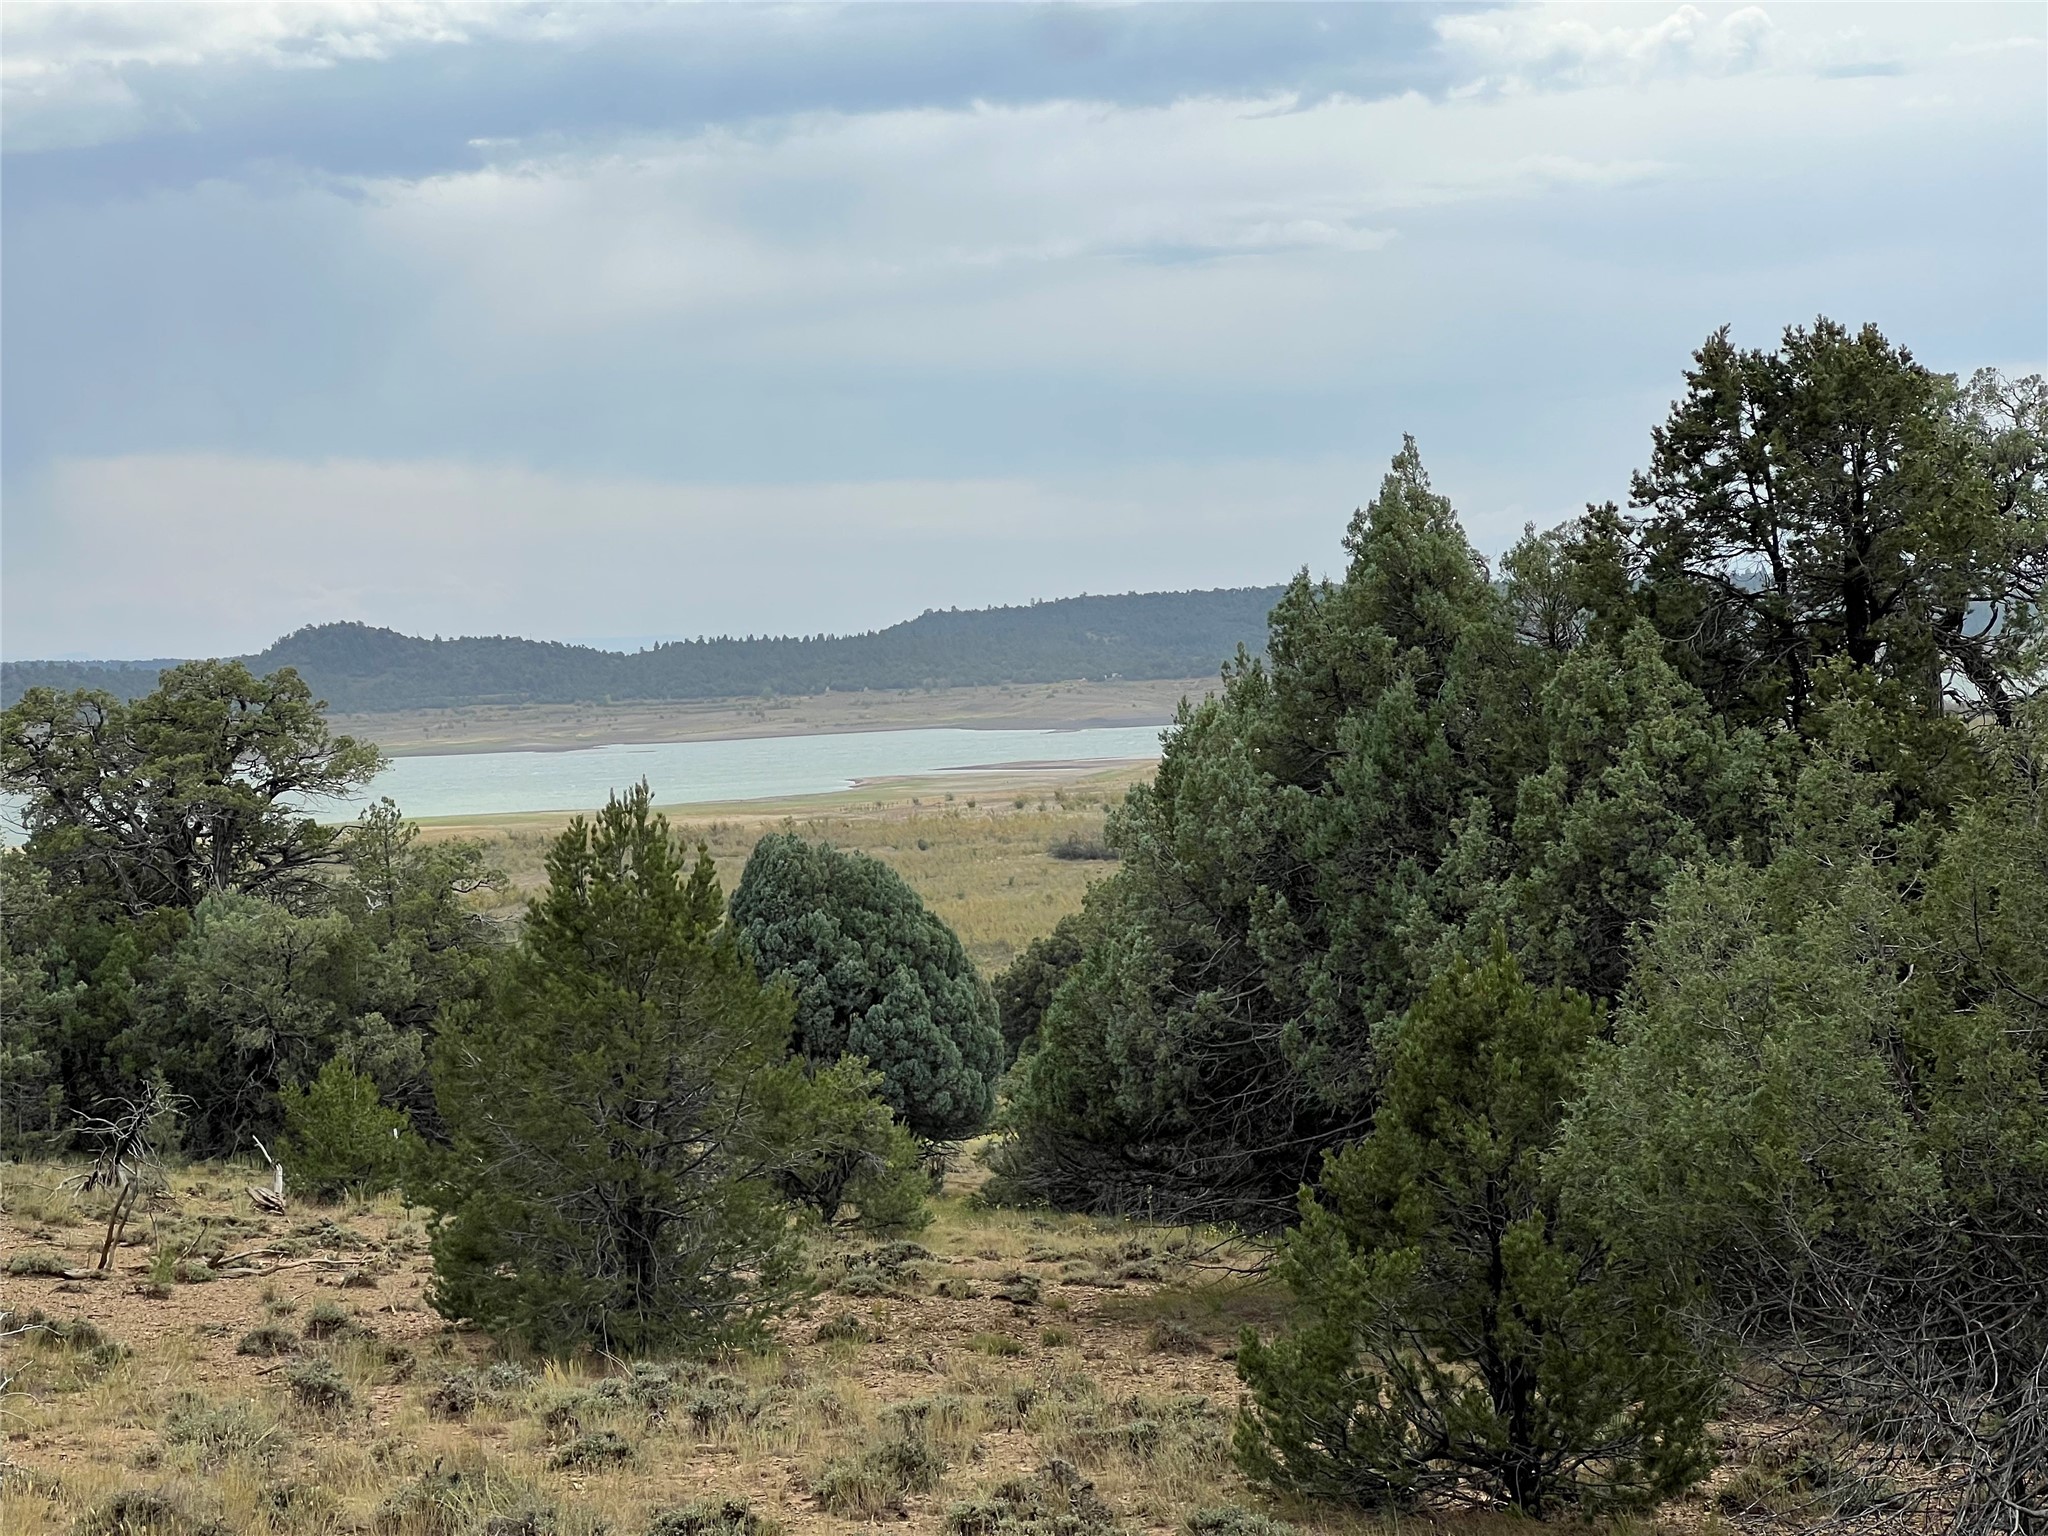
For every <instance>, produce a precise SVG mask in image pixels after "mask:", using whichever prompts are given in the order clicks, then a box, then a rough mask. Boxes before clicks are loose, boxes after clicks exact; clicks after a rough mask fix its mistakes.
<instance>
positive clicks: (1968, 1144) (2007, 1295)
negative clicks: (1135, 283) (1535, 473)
mask: <svg viewBox="0 0 2048 1536" xmlns="http://www.w3.org/2000/svg"><path fill="white" fill-rule="evenodd" d="M1345 547H1346V550H1347V553H1348V555H1349V562H1348V565H1347V568H1346V570H1345V572H1344V574H1343V576H1342V578H1341V579H1339V580H1335V581H1330V582H1312V581H1310V580H1309V579H1307V577H1306V576H1304V577H1301V578H1299V579H1297V580H1296V581H1295V582H1294V584H1293V585H1292V586H1291V587H1290V588H1289V589H1288V590H1287V592H1286V593H1285V595H1284V596H1283V597H1282V599H1281V601H1280V602H1279V604H1278V605H1277V606H1276V607H1275V609H1274V611H1273V614H1272V618H1271V627H1270V634H1269V636H1268V640H1267V644H1266V647H1265V655H1264V656H1263V657H1260V658H1246V659H1242V660H1240V661H1239V662H1238V663H1236V664H1235V665H1233V666H1232V667H1230V668H1229V669H1227V670H1226V673H1225V676H1224V683H1223V688H1222V690H1221V692H1220V694H1219V695H1217V696H1215V697H1213V698H1211V699H1209V700H1207V701H1205V702H1204V703H1202V704H1200V705H1197V706H1193V707H1189V708H1186V709H1184V711H1183V713H1182V715H1181V717H1180V719H1179V720H1178V722H1177V724H1176V727H1175V729H1174V730H1173V732H1172V734H1171V735H1170V736H1169V738H1168V740H1167V742H1166V747H1165V755H1164V759H1163V761H1162V762H1161V765H1160V768H1159V771H1158V774H1157V777H1156V779H1155V780H1154V781H1153V782H1151V783H1150V784H1146V785H1143V786H1140V787H1138V788H1135V789H1134V790H1132V791H1131V793H1130V795H1129V797H1128V799H1127V800H1126V802H1125V803H1124V805H1123V806H1122V807H1121V808H1120V810H1119V811H1118V812H1116V813H1115V814H1114V815H1113V816H1112V818H1111V822H1110V829H1109V831H1110V838H1111V841H1112V842H1113V844H1114V845H1115V847H1116V849H1117V851H1118V852H1119V853H1120V855H1121V863H1120V865H1119V866H1118V868H1117V871H1116V872H1115V873H1114V874H1113V875H1111V876H1110V877H1109V878H1107V879H1105V880H1103V881H1101V882H1100V883H1098V884H1097V885H1096V886H1094V887H1093V888H1092V889H1091V891H1090V894H1089V897H1088V901H1087V910H1086V912H1085V914H1084V915H1083V917H1082V918H1081V919H1080V920H1078V922H1077V923H1076V924H1075V926H1074V928H1073V929H1072V930H1071V931H1070V932H1069V934H1068V935H1067V941H1066V942H1065V943H1063V944H1061V945H1058V946H1048V948H1047V949H1046V950H1044V951H1042V952H1038V953H1034V954H1032V955H1028V956H1026V957H1023V958H1022V959H1021V960H1020V962H1019V965H1020V967H1021V968H1022V970H1020V973H1019V974H1016V975H1014V976H1011V977H1006V978H1004V979H1003V981H1002V982H1001V983H999V985H998V991H999V993H1000V994H1001V995H1002V996H1003V997H1004V998H1005V1000H1006V1013H1005V1017H1006V1020H1008V1019H1012V1018H1014V1019H1015V1020H1017V1024H1016V1026H1015V1028H1014V1031H1013V1033H1014V1037H1015V1038H1016V1039H1017V1041H1018V1042H1019V1044H1020V1045H1021V1046H1022V1055H1021V1057H1020V1059H1019V1064H1018V1066H1017V1068H1016V1070H1015V1074H1014V1077H1013V1079H1012V1092H1011V1095H1010V1102H1009V1104H1008V1108H1007V1110H1006V1117H1005V1122H1004V1124H1005V1129H1006V1132H1007V1134H1006V1137H1005V1139H1004V1141H1003V1142H1002V1144H1001V1145H1000V1147H999V1148H998V1150H997V1151H996V1153H995V1155H994V1159H993V1160H994V1163H995V1167H996V1173H997V1178H996V1181H995V1184H994V1186H993V1188H995V1189H996V1190H997V1191H998V1192H999V1193H1001V1194H1002V1195H1003V1196H1005V1197H1007V1198H1013V1199H1025V1200H1028V1199H1042V1200H1048V1201H1051V1202H1053V1203H1055V1204H1058V1205H1062V1206H1066V1207H1070V1208H1084V1209H1098V1210H1116V1209H1120V1210H1146V1211H1151V1212H1157V1213H1167V1214H1180V1215H1185V1216H1191V1217H1210V1218H1222V1219H1228V1220H1235V1221H1239V1222H1244V1223H1249V1224H1252V1225H1255V1226H1260V1227H1267V1228H1287V1227H1292V1228H1293V1229H1294V1230H1293V1231H1292V1232H1291V1234H1290V1235H1289V1236H1287V1237H1286V1239H1285V1242H1284V1244H1283V1248H1282V1257H1281V1263H1280V1267H1279V1272H1280V1275H1281V1277H1282V1278H1283V1279H1284V1280H1286V1282H1287V1283H1288V1285H1289V1286H1290V1288H1291V1289H1292V1291H1293V1293H1294V1296H1295V1298H1296V1301H1297V1304H1298V1310H1297V1317H1296V1320H1295V1322H1294V1323H1293V1324H1292V1325H1291V1326H1290V1327H1288V1328H1287V1329H1285V1330H1283V1331H1282V1333H1281V1334H1280V1335H1279V1336H1278V1337H1276V1338H1274V1339H1271V1340H1266V1341H1252V1342H1249V1343H1248V1344H1247V1347H1246V1350H1245V1352H1244V1355H1243V1357H1242V1362H1243V1368H1244V1373H1245V1376H1246V1380H1247V1383H1248V1385H1249V1386H1250V1387H1251V1389H1252V1394H1253V1405H1252V1408H1251V1409H1250V1411H1249V1414H1248V1417H1247V1419H1246V1421H1245V1427H1244V1429H1243V1431H1242V1432H1241V1435H1240V1451H1241V1459H1242V1460H1243V1463H1244V1465H1245V1466H1246V1467H1247V1469H1248V1470H1250V1471H1252V1472H1253V1473H1254V1474H1255V1475H1257V1476H1260V1477H1262V1478H1265V1479H1267V1480H1269V1481H1271V1482H1273V1483H1275V1484H1277V1485H1280V1486H1284V1487H1288V1488H1293V1489H1296V1490H1299V1491H1305V1492H1309V1493H1313V1494H1319V1495H1325V1496H1331V1497H1337V1498H1341V1499H1347V1500H1351V1501H1353V1502H1357V1503H1361V1504H1367V1505H1375V1506H1378V1505H1401V1504H1407V1503H1415V1502H1418V1501H1427V1500H1430V1499H1433V1498H1453V1499H1472V1498H1477V1499H1479V1500H1481V1501H1482V1502H1484V1501H1487V1500H1497V1501H1502V1502H1508V1503H1512V1504H1515V1505H1518V1506H1520V1507H1521V1508H1523V1509H1524V1510H1526V1511H1529V1512H1531V1513H1540V1512H1544V1511H1549V1510H1554V1509H1561V1508H1567V1507H1572V1506H1579V1507H1598V1506H1603V1505H1615V1504H1628V1503H1631V1502H1640V1501H1644V1500H1648V1499H1652V1498H1654V1497H1657V1496H1659V1495H1660V1494H1662V1493H1665V1492H1668V1491H1670V1490H1671V1489H1673V1488H1675V1487H1678V1486H1680V1485H1682V1484H1684V1483H1685V1482H1686V1481H1688V1480H1690V1479H1691V1478H1693V1477H1694V1476H1696V1475H1697V1474H1698V1473H1699V1471H1700V1470H1701V1468H1702V1467H1703V1465H1704V1462H1703V1460H1702V1458H1701V1457H1700V1455H1699V1451H1700V1448H1701V1444H1702V1442H1701V1439H1700V1436H1701V1431H1702V1425H1703V1423H1704V1420H1705V1417H1706V1416H1707V1415H1709V1414H1711V1412H1713V1411H1714V1410H1715V1408H1716V1406H1717V1404H1718V1400H1719V1398H1720V1395H1721V1393H1722V1391H1723V1388H1724V1385H1725V1383H1727V1382H1728V1381H1730V1380H1732V1379H1733V1378H1734V1376H1738V1375H1739V1376H1740V1377H1741V1378H1742V1379H1743V1380H1744V1381H1745V1382H1746V1383H1747V1384H1748V1385H1750V1386H1751V1387H1753V1388H1755V1389H1756V1390H1758V1391H1762V1392H1765V1393H1767V1394H1768V1393H1775V1394H1778V1396H1779V1398H1780V1399H1781V1401H1782V1402H1783V1403H1784V1405H1786V1407H1787V1408H1788V1411H1793V1412H1797V1413H1807V1414H1811V1415H1814V1416H1815V1421H1816V1423H1817V1424H1819V1425H1820V1426H1822V1428H1823V1429H1824V1430H1829V1431H1830V1432H1834V1431H1838V1432H1839V1433H1840V1435H1841V1437H1842V1438H1841V1440H1840V1441H1839V1444H1841V1445H1843V1446H1847V1447H1849V1449H1847V1450H1845V1451H1844V1452H1843V1454H1844V1455H1845V1456H1848V1457H1850V1458H1851V1459H1852V1460H1853V1459H1854V1458H1856V1457H1861V1458H1863V1460H1862V1461H1861V1462H1860V1463H1857V1464H1856V1465H1854V1466H1851V1465H1849V1463H1846V1462H1845V1463H1844V1467H1845V1469H1846V1470H1844V1471H1843V1472H1842V1479H1845V1480H1848V1481H1855V1482H1856V1485H1857V1486H1858V1487H1861V1488H1864V1489H1865V1490H1866V1496H1867V1497H1868V1498H1870V1499H1873V1500H1876V1501H1878V1503H1879V1504H1880V1505H1881V1506H1882V1507H1884V1508H1887V1509H1892V1510H1894V1512H1902V1511H1903V1510H1904V1509H1905V1508H1906V1507H1907V1506H1909V1505H1911V1506H1913V1507H1916V1508H1919V1509H1921V1510H1922V1511H1923V1512H1924V1511H1927V1510H1938V1511H1941V1512H1944V1513H1945V1515H1946V1516H1949V1517H1952V1518H1953V1519H1954V1521H1955V1522H1957V1526H1958V1528H1959V1529H1967V1530H1978V1531H1991V1530H1999V1531H2005V1530H2018V1529H2034V1528H2039V1527H2040V1525H2041V1522H2042V1521H2043V1519H2044V1518H2048V1514H2044V1511H2048V1396H2044V1394H2043V1392H2042V1390H2041V1383H2042V1382H2043V1381H2044V1380H2048V1307H2043V1306H2042V1305H2041V1298H2042V1297H2043V1296H2044V1295H2048V926H2044V925H2048V799H2044V794H2048V791H2044V772H2048V719H2044V714H2048V704H2044V700H2043V696H2042V692H2041V685H2042V681H2043V677H2044V671H2048V645H2044V634H2043V623H2042V614H2041V602H2042V585H2043V581H2044V578H2048V387H2044V385H2043V383H2042V381H2041V380H2040V379H2038V378H2030V379H2025V380H2017V381H2015V380H2008V379H2003V378H2001V377H1999V376H1997V375H1995V374H1992V373H1988V372H1985V373H1980V374H1978V375H1976V376H1975V377H1974V378H1972V379H1971V380H1969V381H1968V382H1967V383H1965V382H1960V381H1958V380H1957V379H1955V378H1952V377H1949V376H1947V375H1943V374H1940V373H1936V372H1933V371H1931V370H1929V369H1927V368H1925V367H1924V366H1922V365H1921V364H1920V363H1918V362H1917V361H1916V360H1915V359H1914V358H1913V357H1912V356H1911V355H1910V354H1909V353H1908V352H1906V351H1905V350H1904V349H1902V348H1900V347H1897V346H1895V345H1893V344H1892V343H1891V342H1889V341H1888V340H1887V339H1886V338H1884V337H1883V336H1882V335H1880V334H1878V333H1877V332H1876V331H1875V330H1873V329H1868V328H1866V329H1864V330H1862V331H1860V332H1850V331H1847V330H1845V329H1843V328H1842V327H1840V326H1837V325H1834V324H1832V323H1831V322H1828V321H1825V320H1822V321H1820V322H1817V323H1816V324H1814V325H1813V326H1811V327H1800V328H1794V329H1792V330H1790V331H1788V332H1787V333H1786V334H1785V336H1784V338H1783V341H1782V343H1781V345H1779V346H1778V347H1776V348H1773V349H1768V350H1761V351H1744V350H1741V349H1738V348H1737V347H1735V346H1734V345H1733V343H1732V342H1731V341H1730V340H1729V339H1728V337H1727V336H1726V335H1725V333H1723V334H1717V335H1715V336H1713V337H1711V338H1709V339H1708V341H1707V343H1706V344H1705V345H1704V346H1703V347H1702V348H1701V350H1700V351H1699V352H1698V353H1697V354H1696V356H1695V359H1694V364H1693V367H1692V368H1691V369H1690V370H1688V372H1687V374H1686V377H1685V380H1684V389H1683V392H1682V394H1681V397H1680V399H1679V400H1678V401H1677V403H1676V404H1675V405H1674V406H1673V408H1672V411H1671V413H1670V415H1669V417H1668V419H1667V420H1666V421H1665V422H1664V423H1663V424H1662V425H1661V426H1659V427H1658V428H1657V429H1656V431H1655V432H1654V434H1653V437H1652V442H1651V451H1650V455H1649V463H1648V465H1647V467H1646V468H1645V469H1644V470H1643V471H1642V472H1641V473H1640V474H1639V475H1637V476H1636V477H1635V480H1634V485H1633V494H1632V498H1631V504H1630V506H1629V507H1628V508H1626V509H1623V508H1619V507H1616V506H1613V505H1606V506H1599V507H1593V508H1589V509H1588V511H1587V512H1586V513H1585V515H1584V516H1583V517H1581V518H1578V519H1575V520H1574V521H1572V522H1570V523H1568V524H1566V525H1564V526H1562V527H1559V528H1555V529H1552V530H1550V531H1548V532H1540V533H1539V532H1537V531H1535V530H1533V529H1532V530H1530V531H1529V532H1528V533H1527V534H1526V535H1525V537H1524V538H1523V539H1522V540H1521V541H1520V542H1519V543H1518V544H1517V545H1516V546H1515V547H1514V548H1512V549H1511V550H1510V551H1508V552H1507V553H1506V555H1505V556H1504V557H1503V558H1502V559H1501V560H1500V562H1499V564H1498V567H1497V568H1489V566H1488V565H1487V563H1486V562H1485V561H1483V560H1482V559H1481V558H1480V557H1479V555H1478V554H1477V552H1476V551H1475V550H1474V549H1473V548H1472V546H1471V544H1470V543H1469V542H1468V540H1467V539H1466V537H1465V535H1464V532H1463V531H1462V529H1461V528H1460V527H1459V524H1458V521H1457V518H1456V516H1455V514H1454V513H1453V510H1452V508H1451V506H1450V504H1449V503H1448V501H1446V500H1445V499H1444V498H1443V497H1442V496H1440V495H1438V494H1437V493H1436V492H1435V490H1434V489H1433V488H1432V487H1431V485H1430V482H1429V478H1428V476H1427V474H1426V472H1425V471H1424V469H1423V466H1422V462H1421V458H1420V455H1419V454H1418V452H1417V451H1416V449H1415V446H1414V445H1413V444H1412V443H1410V444H1409V445H1408V446H1407V447H1406V448H1404V450H1403V451H1402V453H1401V454H1400V455H1399V456H1398V457H1397V458H1396V459H1395V460H1394V463H1393V466H1392V468H1391V471H1390V472H1389V474H1388V475H1387V477H1386V479H1385V481H1384V483H1383V484H1382V486H1381V488H1380V492H1379V494H1378V496H1377V497H1375V498H1374V499H1373V501H1372V502H1371V504H1370V505H1369V506H1367V507H1366V508H1364V509H1363V510H1361V511H1360V512H1359V513H1358V514H1357V515H1356V516H1355V517H1354V519H1353V520H1352V523H1351V526H1350V528H1349V530H1348V533H1347V535H1346V540H1345ZM1024 971H1028V973H1029V974H1024V973H1023V972H1024ZM1049 972H1050V974H1048V973H1049ZM1027 1020H1028V1021H1029V1022H1027ZM1305 1187H1306V1188H1307V1189H1308V1190H1309V1191H1310V1192H1308V1193H1302V1191H1303V1190H1304V1188H1305ZM1297 1224H1298V1225H1297ZM1731 1373H1733V1374H1732V1375H1731ZM1887 1460H1894V1461H1896V1462H1898V1463H1899V1466H1898V1468H1897V1469H1896V1470H1897V1475H1896V1476H1895V1477H1893V1476H1890V1475H1889V1474H1884V1473H1883V1469H1882V1467H1881V1465H1880V1464H1882V1463H1884V1462H1886V1461H1887ZM1873 1466H1879V1470H1878V1471H1873V1470H1872V1468H1873ZM1881 1474H1882V1475H1881ZM1822 1481H1826V1480H1825V1479H1823V1480H1822ZM1840 1481H1841V1480H1838V1484H1839V1483H1840ZM1873 1490H1874V1491H1873ZM1887 1501H1889V1502H1887ZM1916 1501H1917V1502H1916ZM2029 1522H2031V1523H2029Z"/></svg>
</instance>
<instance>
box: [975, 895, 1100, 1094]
mask: <svg viewBox="0 0 2048 1536" xmlns="http://www.w3.org/2000/svg"><path fill="white" fill-rule="evenodd" d="M1083 922H1084V919H1083V915H1082V914H1081V913H1078V912H1074V913H1069V914H1068V915H1067V916H1065V917H1063V918H1061V919H1060V920H1059V922H1058V923H1056V924H1055V925H1054V926H1053V930H1052V932H1051V933H1049V934H1045V935H1043V936H1042V937H1040V938H1036V939H1033V940H1032V941H1031V942H1030V943H1029V944H1027V945H1025V947H1024V949H1023V952H1022V953H1020V954H1019V955H1018V956H1017V958H1016V959H1014V960H1012V961H1011V962H1010V963H1009V965H1008V966H1007V967H1005V968H1004V970H1003V972H1002V974H1001V975H999V976H997V977H996V979H995V982H994V983H993V986H992V990H993V991H994V993H995V996H996V1017H997V1019H998V1021H999V1023H1000V1025H1001V1028H1002V1031H1003V1045H1004V1047H1005V1048H1006V1049H1007V1050H1008V1052H1009V1059H1010V1060H1011V1061H1013V1062H1014V1061H1015V1060H1016V1059H1017V1058H1018V1056H1019V1055H1021V1054H1022V1053H1023V1052H1025V1051H1026V1050H1029V1049H1030V1048H1031V1047H1032V1046H1033V1045H1035V1044H1037V1042H1038V1026H1039V1025H1040V1024H1041V1023H1043V1022H1044V1019H1045V1010H1046V1009H1047V1007H1049V1006H1050V1005H1051V1003H1052V997H1053V994H1054V993H1055V992H1057V991H1058V990H1059V988H1060V983H1061V982H1063V981H1065V980H1066V979H1067V973H1068V972H1069V971H1071V970H1072V969H1073V968H1074V967H1075V966H1076V965H1077V964H1079V963H1080V960H1081V954H1082V951H1083V948H1084V944H1083V939H1082V936H1083V933H1084V931H1085V930H1084V927H1083Z"/></svg>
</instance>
